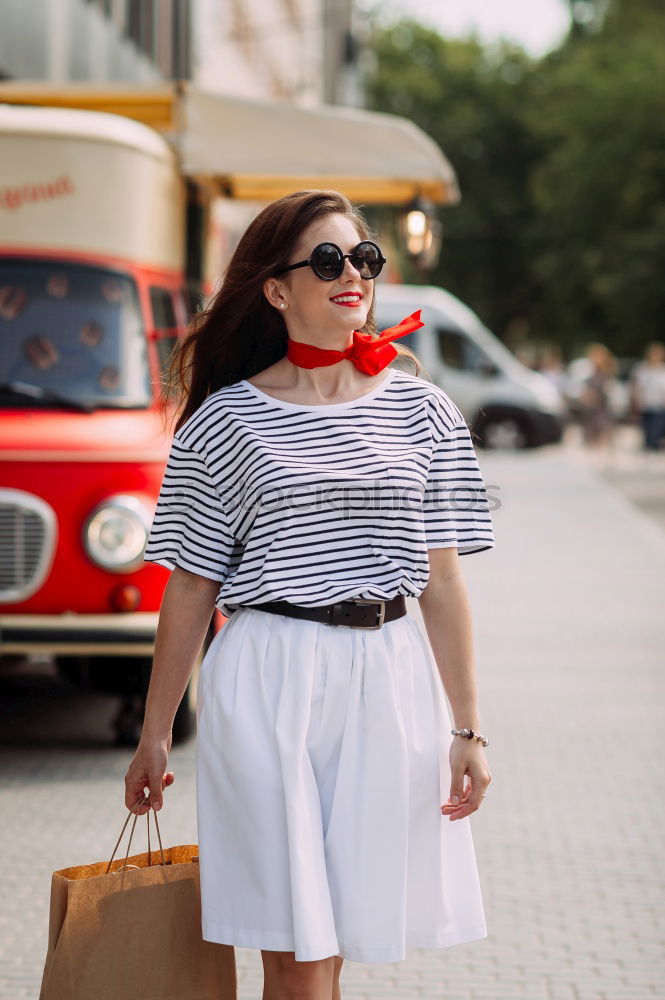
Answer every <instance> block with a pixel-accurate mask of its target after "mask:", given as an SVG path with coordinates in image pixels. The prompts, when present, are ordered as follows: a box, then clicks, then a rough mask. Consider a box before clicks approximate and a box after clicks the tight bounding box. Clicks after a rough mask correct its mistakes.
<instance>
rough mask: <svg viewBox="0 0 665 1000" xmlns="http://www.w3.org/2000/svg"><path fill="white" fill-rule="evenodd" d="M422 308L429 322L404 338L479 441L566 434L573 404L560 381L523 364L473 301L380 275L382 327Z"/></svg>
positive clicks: (515, 443) (530, 441)
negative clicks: (471, 304) (569, 404)
mask: <svg viewBox="0 0 665 1000" xmlns="http://www.w3.org/2000/svg"><path fill="white" fill-rule="evenodd" d="M417 309H422V316H421V319H422V321H423V323H424V324H425V326H424V327H423V328H422V329H420V330H416V331H415V333H411V334H409V335H408V336H406V337H400V339H399V341H398V342H399V343H401V344H405V345H406V346H407V347H410V348H411V350H412V351H414V353H415V354H417V355H418V358H419V360H420V362H421V363H422V365H423V369H424V370H423V371H422V372H421V375H422V376H423V377H424V378H426V379H427V380H428V381H430V382H433V383H434V384H435V385H438V386H440V387H441V388H442V389H443V390H444V392H446V393H447V394H448V395H449V396H450V398H451V399H452V400H453V402H454V403H456V405H457V406H459V408H460V410H461V411H462V414H463V415H464V418H465V420H466V421H467V424H468V425H469V427H470V429H471V431H472V432H473V434H474V435H476V436H474V442H475V443H477V444H478V445H479V446H480V447H481V448H499V447H504V448H535V447H538V446H540V445H544V444H554V443H557V442H558V441H560V440H561V436H562V432H563V427H564V423H565V420H566V406H565V403H564V401H563V399H562V397H561V394H560V393H559V391H558V389H557V388H556V387H555V386H554V384H553V383H552V382H551V381H550V379H548V378H547V376H545V375H542V374H541V373H540V372H535V371H532V370H531V369H530V368H527V366H526V365H524V364H522V362H521V361H519V360H518V359H517V358H516V357H515V355H514V354H512V353H511V352H510V351H509V350H508V348H507V347H505V345H504V344H502V343H501V341H500V340H499V339H498V338H497V337H495V336H494V334H493V333H490V331H489V330H488V329H487V327H486V326H484V325H483V324H482V323H481V321H480V319H479V318H478V316H476V314H475V313H474V312H472V310H471V309H469V308H468V306H465V305H464V303H463V302H460V300H459V299H457V298H455V296H454V295H451V294H450V293H449V292H446V291H444V290H443V289H442V288H436V287H434V286H431V285H393V284H388V283H381V282H378V283H377V285H376V299H375V304H374V315H375V319H376V323H377V327H378V329H379V330H382V329H384V328H385V327H388V326H393V325H395V324H396V323H399V321H400V320H401V319H403V318H404V317H405V316H408V315H410V314H411V313H413V312H415V311H416V310H417ZM396 363H399V362H396Z"/></svg>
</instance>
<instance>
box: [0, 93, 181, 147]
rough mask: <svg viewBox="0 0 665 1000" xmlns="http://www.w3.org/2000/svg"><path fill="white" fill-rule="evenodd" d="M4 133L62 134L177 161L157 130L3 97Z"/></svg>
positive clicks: (120, 117) (129, 121)
mask: <svg viewBox="0 0 665 1000" xmlns="http://www.w3.org/2000/svg"><path fill="white" fill-rule="evenodd" d="M0 131H1V132H2V133H3V135H7V134H8V133H13V134H15V135H18V134H26V135H27V134H30V135H32V136H37V135H44V136H46V135H49V136H55V135H59V136H62V137H68V138H76V139H90V140H91V141H95V142H108V143H112V144H113V145H115V146H123V145H124V146H128V147H131V148H132V149H139V150H140V151H141V152H143V153H146V154H148V155H150V156H153V157H155V158H156V159H159V160H162V161H163V162H165V163H171V162H172V161H173V158H174V152H173V149H172V148H171V146H170V144H169V143H168V142H167V141H166V140H165V139H164V138H163V137H162V136H161V135H159V134H158V133H157V132H155V131H154V129H152V128H149V127H148V126H147V125H143V124H142V123H141V122H138V121H133V120H132V119H131V118H126V117H124V116H123V115H118V114H108V113H105V114H101V113H100V112H99V111H81V110H78V109H72V108H60V107H58V108H52V107H49V108H45V107H30V106H26V105H21V106H18V107H17V106H10V105H9V104H7V103H2V96H1V95H0Z"/></svg>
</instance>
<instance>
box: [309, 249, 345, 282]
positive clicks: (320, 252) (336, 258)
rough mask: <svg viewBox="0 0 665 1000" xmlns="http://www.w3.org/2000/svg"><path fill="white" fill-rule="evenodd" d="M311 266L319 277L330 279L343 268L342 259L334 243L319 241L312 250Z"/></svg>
mask: <svg viewBox="0 0 665 1000" xmlns="http://www.w3.org/2000/svg"><path fill="white" fill-rule="evenodd" d="M311 259H312V267H313V268H314V271H315V273H316V274H318V276H319V277H320V278H323V279H324V280H326V281H332V280H333V278H338V277H339V276H340V274H341V273H342V271H343V270H344V260H343V259H342V254H341V252H340V250H339V247H336V246H335V244H334V243H321V244H319V246H318V247H315V249H314V250H313V252H312V258H311Z"/></svg>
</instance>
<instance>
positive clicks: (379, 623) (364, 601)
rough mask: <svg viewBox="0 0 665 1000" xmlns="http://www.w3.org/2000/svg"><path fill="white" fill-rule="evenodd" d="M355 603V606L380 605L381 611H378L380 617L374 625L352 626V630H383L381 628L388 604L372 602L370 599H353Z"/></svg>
mask: <svg viewBox="0 0 665 1000" xmlns="http://www.w3.org/2000/svg"><path fill="white" fill-rule="evenodd" d="M353 603H354V604H378V605H380V610H379V611H377V614H378V616H379V617H378V619H377V621H376V623H375V624H374V625H352V626H351V627H352V628H372V629H374V628H381V626H382V625H383V622H384V619H385V617H386V602H385V601H372V600H369V599H368V598H362V597H354V598H353Z"/></svg>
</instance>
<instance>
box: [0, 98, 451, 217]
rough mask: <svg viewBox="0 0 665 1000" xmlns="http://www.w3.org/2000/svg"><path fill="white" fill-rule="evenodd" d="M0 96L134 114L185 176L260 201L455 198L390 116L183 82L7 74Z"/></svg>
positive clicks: (443, 172) (427, 155)
mask: <svg viewBox="0 0 665 1000" xmlns="http://www.w3.org/2000/svg"><path fill="white" fill-rule="evenodd" d="M0 101H4V102H7V103H13V104H40V105H47V106H51V107H53V106H57V107H69V108H85V109H86V110H95V111H106V112H109V113H112V114H119V115H124V116H125V117H128V118H134V119H136V120H137V121H140V122H143V123H144V124H146V125H149V126H151V127H152V128H154V129H155V130H157V131H158V132H161V133H162V134H163V135H164V136H165V137H166V138H167V139H169V141H170V142H171V143H172V145H173V146H174V147H175V149H176V150H177V152H178V154H179V157H180V161H181V165H182V170H183V173H184V174H185V175H186V176H188V177H192V178H196V179H199V180H201V181H206V182H208V183H209V184H211V185H212V186H213V187H215V188H216V189H218V190H219V191H220V192H223V193H224V194H226V195H227V196H228V197H230V198H238V199H251V200H255V201H270V200H272V199H274V198H278V197H280V196H281V195H283V194H287V193H288V192H290V191H295V190H300V189H302V188H334V189H336V190H341V191H343V192H344V193H345V194H347V196H348V197H349V198H351V199H352V200H353V201H356V202H364V203H366V204H386V205H405V204H407V203H408V202H409V201H411V200H412V199H413V198H414V197H416V196H418V195H420V196H422V197H425V198H428V199H430V200H431V201H433V202H435V203H439V204H446V203H448V204H454V203H456V202H458V201H459V198H460V195H459V188H458V185H457V178H456V176H455V172H454V170H453V168H452V166H451V164H450V163H449V161H448V160H447V159H446V157H445V156H444V154H443V152H442V151H441V149H440V148H439V147H438V146H437V145H436V143H435V142H434V141H433V140H432V139H430V137H429V136H428V135H427V134H426V133H425V132H423V130H422V129H420V128H418V126H416V125H414V124H413V123H412V122H410V121H408V120H407V119H405V118H400V117H397V116H396V115H388V114H380V113H378V112H370V111H361V110H357V109H355V108H346V107H336V106H335V107H333V106H319V107H316V108H304V107H300V106H299V105H294V104H290V103H288V102H286V101H279V102H276V101H272V102H270V101H255V100H247V99H244V98H239V97H230V96H227V95H224V94H215V93H208V92H204V91H201V90H199V89H198V88H196V87H194V86H193V85H192V84H189V83H172V84H168V83H166V84H162V85H158V86H143V85H138V86H137V85H136V84H129V83H109V84H91V83H88V82H81V83H67V84H53V85H52V84H48V83H45V82H43V81H32V82H27V81H12V82H10V83H8V82H2V83H0Z"/></svg>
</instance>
